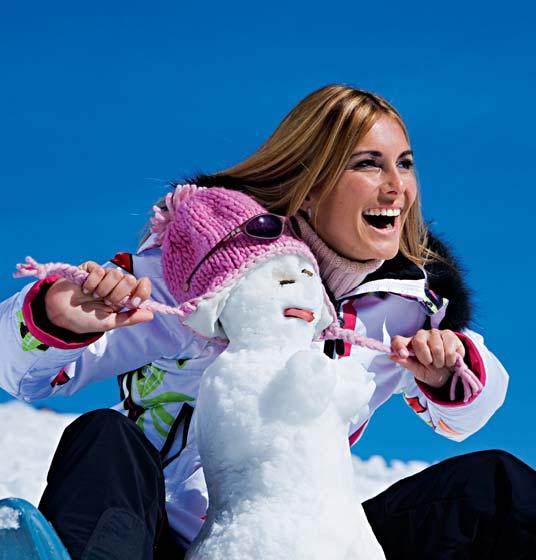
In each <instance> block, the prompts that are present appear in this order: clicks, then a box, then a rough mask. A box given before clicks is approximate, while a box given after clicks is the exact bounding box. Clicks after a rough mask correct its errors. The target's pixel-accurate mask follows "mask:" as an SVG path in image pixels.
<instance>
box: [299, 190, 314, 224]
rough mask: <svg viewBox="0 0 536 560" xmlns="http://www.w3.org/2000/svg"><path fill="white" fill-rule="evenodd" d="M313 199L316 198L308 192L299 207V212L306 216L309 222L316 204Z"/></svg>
mask: <svg viewBox="0 0 536 560" xmlns="http://www.w3.org/2000/svg"><path fill="white" fill-rule="evenodd" d="M315 198H316V197H315V195H314V194H313V193H312V192H308V193H307V195H306V196H305V199H304V201H303V203H302V205H301V206H300V210H302V211H303V212H305V213H306V214H307V219H308V220H311V217H312V215H313V209H314V206H315V204H316V202H315Z"/></svg>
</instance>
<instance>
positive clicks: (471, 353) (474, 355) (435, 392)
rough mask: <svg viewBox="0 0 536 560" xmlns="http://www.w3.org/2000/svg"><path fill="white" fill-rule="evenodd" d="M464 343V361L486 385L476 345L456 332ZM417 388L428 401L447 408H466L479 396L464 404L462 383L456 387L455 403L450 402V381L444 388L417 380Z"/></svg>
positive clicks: (484, 372) (482, 362)
mask: <svg viewBox="0 0 536 560" xmlns="http://www.w3.org/2000/svg"><path fill="white" fill-rule="evenodd" d="M454 334H455V335H456V336H457V337H458V338H459V339H460V340H461V342H462V344H463V345H464V347H465V357H464V361H465V363H466V364H467V366H468V367H469V369H470V370H471V371H472V372H473V373H474V374H475V375H476V376H477V377H478V379H479V380H480V382H481V383H482V386H485V385H486V368H485V366H484V360H483V359H482V356H481V355H480V352H479V351H478V349H477V347H476V345H475V343H474V342H473V341H472V340H471V339H470V338H469V337H468V336H466V335H464V334H462V333H459V332H455V333H454ZM415 382H416V383H417V386H418V387H419V389H420V390H421V391H422V392H423V394H424V396H425V397H426V398H427V399H428V401H430V402H432V403H434V404H437V405H440V406H447V407H456V406H466V405H468V404H470V403H472V402H473V401H474V400H475V399H476V398H477V397H478V395H473V396H472V397H471V398H470V399H469V400H468V401H467V402H463V397H464V391H463V386H462V384H461V383H458V384H457V385H456V395H455V397H456V398H455V399H454V400H453V401H451V400H450V381H447V383H445V385H443V387H439V388H437V387H430V385H427V384H426V383H423V382H422V381H419V380H418V379H415Z"/></svg>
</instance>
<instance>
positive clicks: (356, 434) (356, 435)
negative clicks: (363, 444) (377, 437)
mask: <svg viewBox="0 0 536 560" xmlns="http://www.w3.org/2000/svg"><path fill="white" fill-rule="evenodd" d="M369 420H370V418H369ZM368 422H369V421H368V420H367V421H366V422H365V423H364V424H362V425H361V426H360V427H359V428H358V429H357V431H356V432H354V433H353V434H352V435H351V436H350V437H349V438H348V441H349V442H350V447H352V445H354V443H356V441H357V440H358V439H359V438H360V437H361V434H362V433H363V431H364V430H365V428H366V426H367V424H368Z"/></svg>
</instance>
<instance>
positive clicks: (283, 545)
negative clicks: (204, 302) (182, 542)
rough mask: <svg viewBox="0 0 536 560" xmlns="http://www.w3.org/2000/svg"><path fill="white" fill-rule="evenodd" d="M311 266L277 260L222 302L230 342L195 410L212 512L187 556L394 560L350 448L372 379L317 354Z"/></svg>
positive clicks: (316, 298)
mask: <svg viewBox="0 0 536 560" xmlns="http://www.w3.org/2000/svg"><path fill="white" fill-rule="evenodd" d="M313 270H314V269H313V267H312V266H311V264H310V263H309V262H308V261H307V260H306V259H305V258H303V257H298V256H293V255H286V256H281V257H277V258H273V259H271V260H269V261H267V262H265V263H263V264H261V265H258V266H257V267H255V268H254V269H253V270H251V271H250V272H248V273H247V274H245V275H244V276H243V277H242V278H241V279H240V280H239V281H238V282H237V283H236V285H235V286H234V287H233V288H232V290H230V291H229V292H228V293H226V294H225V301H223V302H220V303H219V304H218V305H219V307H220V308H222V311H221V314H220V315H219V320H220V321H221V325H222V327H223V330H224V331H225V334H226V336H227V338H228V339H229V345H228V347H227V348H226V350H225V351H224V352H223V353H222V354H220V356H219V357H218V358H217V359H216V360H215V361H214V363H213V364H211V365H210V366H209V367H208V368H207V370H206V371H205V373H204V374H203V378H202V380H201V386H200V391H199V396H198V401H197V405H196V412H195V429H196V438H197V442H198V446H199V452H200V456H201V462H202V464H203V469H204V474H205V479H206V482H207V487H208V494H209V508H208V512H207V519H206V521H205V523H204V526H203V528H202V530H201V532H200V533H199V535H198V537H197V538H196V539H195V541H194V542H193V543H192V546H191V548H190V550H189V551H188V555H187V558H189V559H194V558H195V559H211V560H219V559H225V560H245V559H254V558H255V559H263V560H272V559H274V560H275V559H278V560H279V559H281V558H289V559H296V560H309V559H310V560H316V559H319V560H320V559H322V560H325V559H326V558H330V559H335V560H337V559H340V560H354V559H355V560H358V559H361V558H362V559H367V560H374V559H376V558H377V559H380V558H384V555H383V552H382V549H381V547H380V545H379V544H378V542H377V541H376V539H375V537H374V534H373V532H372V530H371V528H370V526H369V524H368V521H367V519H366V516H365V514H364V511H363V508H362V506H361V504H360V502H359V500H358V498H357V496H356V492H355V489H354V476H355V475H354V473H353V469H352V460H351V455H350V447H349V444H348V427H349V423H350V421H352V420H354V421H355V419H356V417H358V416H360V415H361V414H363V412H364V409H365V408H366V407H367V404H368V402H369V400H370V397H371V395H372V393H373V391H374V382H373V380H372V377H373V376H372V374H369V373H368V372H367V371H366V370H365V369H364V368H359V367H357V368H356V365H355V363H354V362H350V361H346V360H330V359H329V358H328V357H327V356H325V355H324V354H323V353H322V352H321V350H320V349H319V348H318V347H316V348H314V347H313V345H312V339H313V336H314V334H315V329H316V330H317V331H318V329H319V328H320V323H321V322H322V315H323V312H324V299H323V298H324V295H323V289H322V285H321V282H320V279H319V278H318V276H317V275H316V274H315V273H314V271H313ZM222 304H223V305H222ZM360 413H361V414H360Z"/></svg>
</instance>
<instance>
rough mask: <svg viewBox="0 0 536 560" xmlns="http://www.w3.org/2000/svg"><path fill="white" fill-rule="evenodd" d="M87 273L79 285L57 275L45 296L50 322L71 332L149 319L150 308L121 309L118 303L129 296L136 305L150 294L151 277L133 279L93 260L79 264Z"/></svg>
mask: <svg viewBox="0 0 536 560" xmlns="http://www.w3.org/2000/svg"><path fill="white" fill-rule="evenodd" d="M80 268H81V269H82V270H86V271H87V272H89V274H88V277H87V278H86V280H85V282H84V284H83V285H82V286H78V285H77V284H74V283H73V282H69V281H68V280H65V279H64V278H60V279H59V280H57V281H56V282H54V284H52V286H51V287H50V288H49V290H48V292H47V293H46V296H45V308H46V312H47V316H48V319H49V321H50V322H51V323H53V324H54V325H56V326H58V327H61V328H64V329H68V330H70V331H72V332H75V333H79V334H81V333H88V332H103V331H109V330H112V329H116V328H118V327H128V326H132V325H136V324H138V323H142V322H144V321H150V320H151V319H152V318H153V314H152V312H151V311H148V310H146V309H129V310H127V311H121V312H120V309H121V307H120V306H119V305H118V304H119V302H120V301H121V300H122V299H123V298H124V297H126V296H130V297H131V298H132V300H133V304H134V305H136V307H137V306H139V305H140V304H141V303H142V302H144V301H145V300H146V299H148V298H149V296H150V295H151V280H150V279H149V278H147V277H143V278H140V279H139V280H138V279H136V278H135V277H134V276H132V274H124V273H123V272H122V271H121V270H120V269H112V268H103V267H102V266H100V265H99V264H97V263H96V262H93V261H87V262H85V263H83V264H81V265H80Z"/></svg>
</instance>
